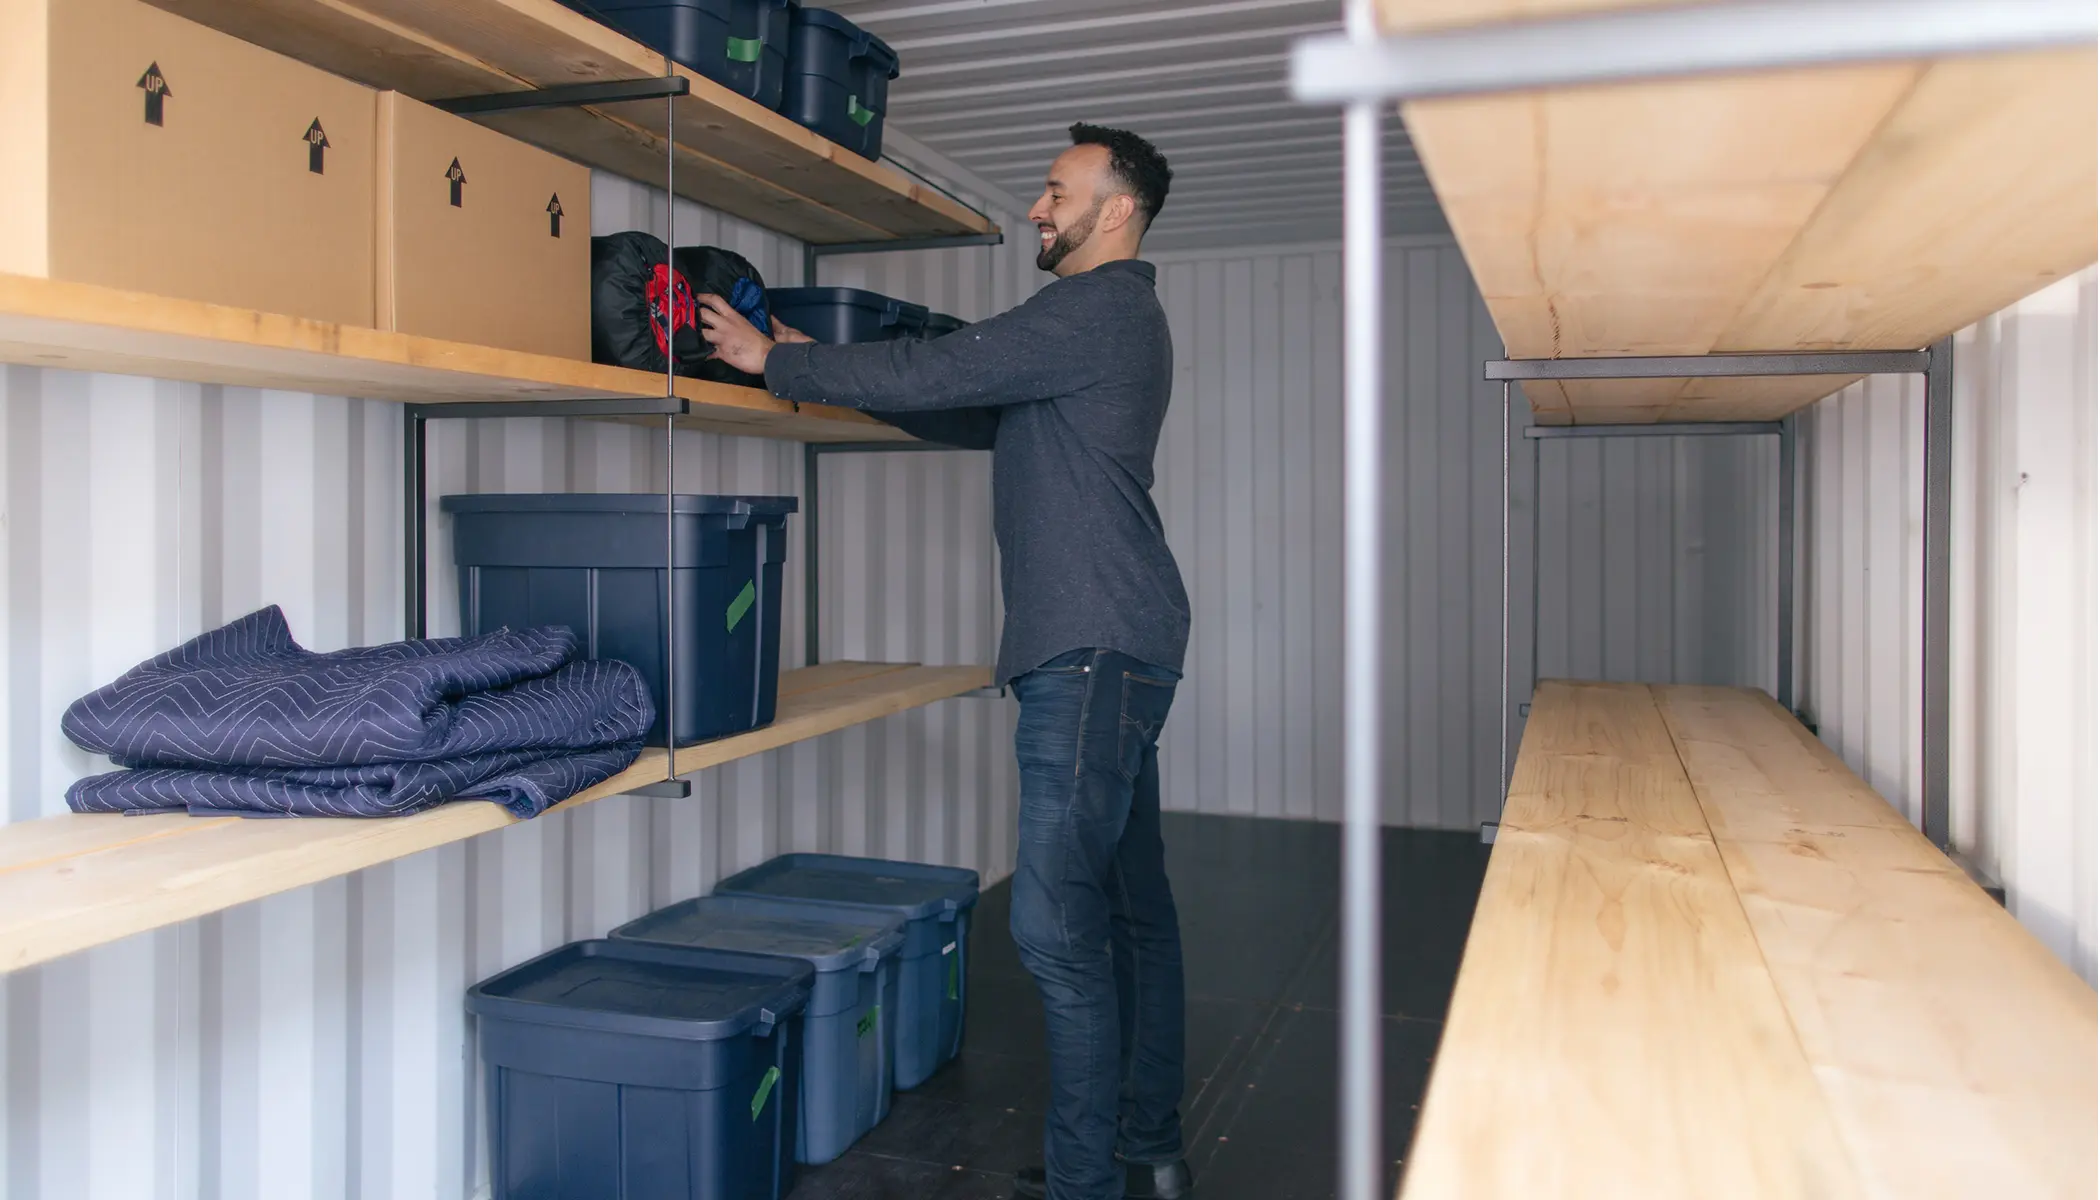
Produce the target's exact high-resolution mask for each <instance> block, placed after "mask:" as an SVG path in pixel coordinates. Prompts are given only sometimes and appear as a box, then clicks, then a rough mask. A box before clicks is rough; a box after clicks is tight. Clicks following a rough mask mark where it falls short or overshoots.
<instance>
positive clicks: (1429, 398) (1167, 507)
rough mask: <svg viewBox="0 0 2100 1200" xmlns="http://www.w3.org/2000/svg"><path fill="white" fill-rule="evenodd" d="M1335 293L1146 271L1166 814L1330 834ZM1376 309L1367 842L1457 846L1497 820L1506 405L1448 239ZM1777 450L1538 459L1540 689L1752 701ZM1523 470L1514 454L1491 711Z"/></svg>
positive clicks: (1633, 449) (1642, 450) (1310, 251)
mask: <svg viewBox="0 0 2100 1200" xmlns="http://www.w3.org/2000/svg"><path fill="white" fill-rule="evenodd" d="M1341 270H1342V259H1341V253H1340V251H1339V249H1337V248H1334V247H1319V246H1314V247H1302V248H1274V249H1257V250H1252V251H1235V252H1233V253H1231V254H1230V255H1218V254H1205V255H1195V254H1190V255H1166V256H1162V267H1161V277H1160V290H1161V298H1162V300H1163V301H1164V302H1165V304H1166V308H1167V314H1168V318H1169V320H1170V321H1171V322H1172V326H1173V331H1174V347H1175V367H1176V388H1175V395H1174V404H1173V407H1172V409H1171V410H1170V411H1169V414H1168V421H1167V430H1166V435H1165V437H1164V439H1163V441H1162V444H1161V447H1160V455H1159V483H1158V486H1157V487H1156V488H1155V490H1154V495H1155V497H1156V498H1157V499H1158V501H1159V505H1160V509H1161V512H1162V514H1163V515H1164V517H1165V519H1166V522H1167V531H1168V537H1169V539H1170V541H1171V542H1172V544H1173V546H1174V549H1175V553H1176V555H1177V557H1178V558H1179V560H1180V562H1181V567H1182V572H1183V574H1184V575H1185V576H1186V577H1187V580H1188V584H1189V590H1190V593H1191V599H1192V602H1193V604H1194V607H1195V630H1194V640H1193V644H1192V646H1191V648H1190V655H1189V678H1190V680H1191V681H1192V684H1193V686H1189V687H1185V688H1183V689H1182V692H1181V696H1180V698H1179V700H1178V701H1177V705H1176V711H1175V715H1174V718H1173V719H1172V720H1171V721H1170V722H1169V723H1168V727H1167V734H1166V737H1165V746H1166V755H1167V758H1166V768H1165V778H1166V786H1167V790H1168V803H1169V805H1170V806H1171V807H1174V808H1177V809H1183V810H1192V811H1201V812H1217V813H1257V814H1261V815H1266V816H1291V817H1308V818H1315V819H1320V820H1338V819H1339V818H1340V813H1341V792H1340V787H1341V781H1340V775H1339V771H1340V762H1341V722H1342V708H1341V705H1342V697H1341V682H1340V681H1341V668H1342V662H1341V652H1342V651H1341V638H1342V633H1341V588H1342V561H1341V517H1342V513H1341V490H1342V479H1341V462H1342V396H1341V373H1340V359H1341V342H1340V338H1341V332H1340V330H1341V307H1340V305H1341V300H1340V289H1341ZM1386 284H1387V292H1386V311H1387V326H1388V328H1389V330H1390V331H1391V332H1390V336H1389V337H1388V339H1387V342H1386V347H1385V350H1386V388H1387V398H1388V409H1387V417H1386V420H1387V427H1386V428H1387V447H1386V452H1385V461H1386V473H1385V495H1386V506H1387V507H1386V513H1385V522H1386V525H1385V528H1386V557H1385V564H1386V581H1385V586H1386V607H1387V612H1388V614H1389V618H1388V622H1387V641H1386V659H1387V674H1388V678H1389V679H1390V680H1391V691H1390V692H1389V693H1388V696H1387V700H1386V729H1387V731H1388V732H1387V738H1386V745H1387V747H1388V762H1387V774H1386V778H1387V781H1388V782H1387V799H1386V817H1387V820H1388V821H1389V822H1390V823H1393V824H1396V825H1416V826H1430V827H1441V828H1454V829H1462V828H1469V827H1472V826H1474V825H1477V824H1478V823H1479V822H1481V821H1484V820H1492V819H1494V817H1495V815H1496V813H1497V812H1499V810H1500V806H1501V805H1500V794H1501V789H1500V787H1499V784H1498V781H1497V771H1498V755H1497V753H1496V738H1497V733H1498V724H1499V723H1498V717H1497V706H1498V704H1499V699H1500V695H1499V693H1500V688H1499V683H1498V672H1499V670H1500V667H1501V661H1500V659H1501V640H1500V635H1501V629H1500V626H1501V619H1502V617H1501V611H1500V604H1501V599H1500V585H1501V571H1502V560H1501V554H1502V526H1501V517H1500V494H1501V469H1502V459H1501V454H1502V446H1501V441H1500V438H1501V426H1502V414H1501V403H1500V400H1501V391H1500V388H1499V386H1497V385H1490V384H1488V383H1485V382H1483V381H1482V380H1481V370H1480V364H1481V361H1482V360H1483V359H1487V358H1493V357H1498V356H1499V355H1500V353H1501V344H1500V341H1499V340H1498V338H1497V337H1496V335H1495V331H1494V326H1493V324H1492V323H1491V322H1490V321H1489V320H1488V317H1487V313H1486V310H1485V308H1484V307H1483V306H1482V305H1481V302H1480V298H1479V295H1478V293H1477V292H1476V291H1475V289H1474V286H1473V281H1472V277H1471V275H1470V274H1469V273H1468V271H1467V270H1466V266H1465V262H1464V260H1463V258H1462V257H1461V256H1460V255H1459V253H1458V250H1457V249H1456V247H1455V246H1454V245H1453V244H1452V243H1451V241H1450V240H1449V239H1448V238H1422V239H1400V240H1398V241H1396V242H1395V243H1393V244H1392V246H1391V248H1390V249H1388V251H1387V257H1386ZM1523 423H1524V414H1523V408H1522V403H1521V400H1520V401H1519V412H1518V416H1517V420H1516V422H1515V424H1516V425H1517V426H1518V427H1521V426H1522V424H1523ZM1772 441H1773V439H1769V438H1767V439H1763V440H1762V442H1758V441H1747V440H1739V439H1729V440H1720V441H1715V440H1689V439H1674V440H1659V441H1641V442H1631V441H1614V442H1608V443H1607V442H1596V441H1582V442H1549V443H1545V444H1543V445H1542V446H1541V448H1540V461H1539V488H1540V491H1541V492H1542V493H1543V497H1544V501H1543V507H1542V509H1541V517H1542V526H1541V529H1542V533H1543V537H1542V538H1541V540H1540V545H1539V563H1538V565H1539V571H1540V578H1541V584H1542V586H1541V593H1540V595H1541V603H1540V623H1539V641H1540V646H1539V668H1540V670H1541V672H1542V673H1543V674H1544V675H1546V676H1548V677H1551V676H1567V675H1578V676H1582V677H1586V678H1601V679H1634V678H1644V679H1659V680H1679V681H1685V682H1724V683H1736V682H1740V683H1755V684H1762V685H1764V686H1767V687H1769V686H1771V683H1770V679H1771V677H1772V676H1773V674H1774V673H1775V668H1774V666H1773V665H1772V662H1771V659H1772V656H1773V653H1774V650H1773V646H1774V634H1773V632H1772V629H1773V608H1774V606H1775V603H1776V601H1775V599H1774V597H1773V595H1772V592H1773V588H1774V587H1775V586H1776V576H1775V575H1774V574H1773V571H1774V569H1775V564H1776V549H1775V546H1774V539H1773V531H1774V529H1775V528H1776V520H1777V502H1776V493H1777V489H1776V483H1777V480H1776V470H1777V458H1776V454H1777V451H1776V447H1775V446H1773V445H1772V444H1771V443H1772ZM1530 452H1531V450H1530V447H1529V445H1527V444H1526V443H1524V442H1522V441H1521V440H1519V441H1517V442H1516V443H1515V446H1514V455H1515V458H1514V464H1513V481H1512V496H1513V501H1514V516H1513V520H1512V528H1511V571H1512V580H1513V588H1512V591H1513V611H1512V613H1511V626H1512V646H1511V653H1512V659H1511V671H1512V676H1513V684H1512V688H1511V696H1512V705H1514V704H1515V703H1517V702H1518V701H1521V700H1522V699H1523V698H1524V697H1525V696H1527V695H1528V694H1529V690H1530V689H1529V685H1528V682H1527V673H1528V672H1529V670H1530V667H1531V634H1530V609H1529V606H1530V603H1531V577H1532V543H1531V533H1530V513H1531V502H1532V501H1531V478H1530V471H1529V462H1530V460H1529V458H1528V455H1529V454H1530ZM1512 724H1513V728H1512V730H1511V736H1512V739H1514V738H1515V737H1516V736H1517V734H1518V733H1519V732H1520V730H1519V728H1517V727H1516V722H1514V721H1513V722H1512Z"/></svg>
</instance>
